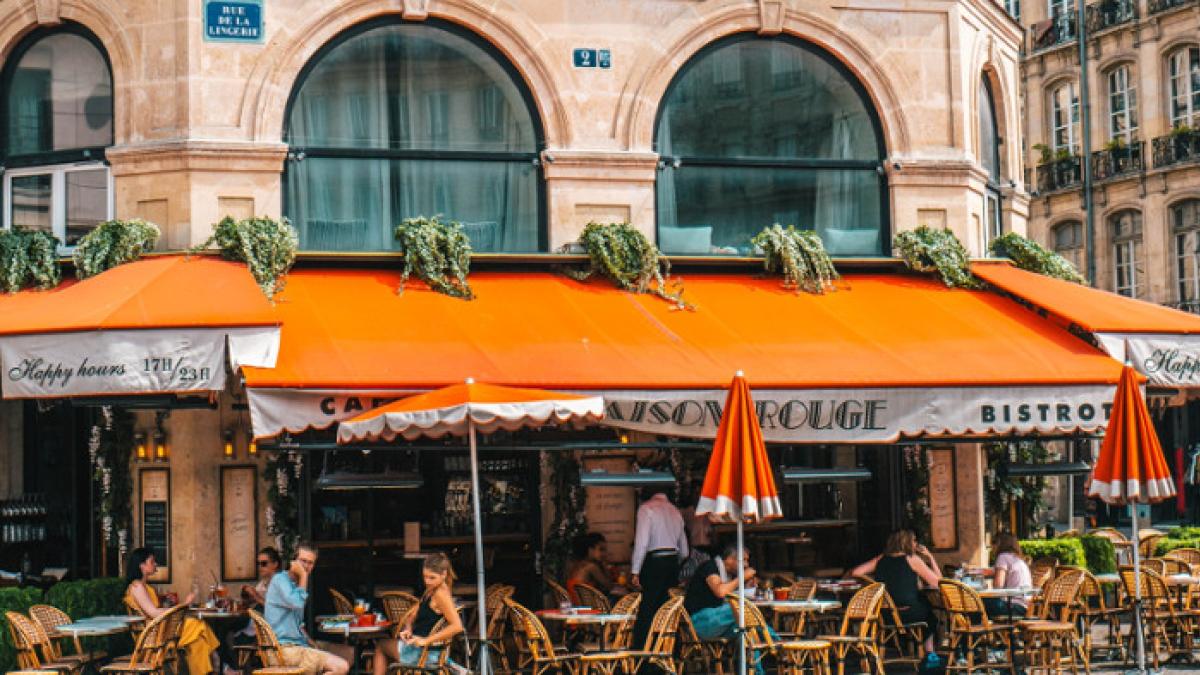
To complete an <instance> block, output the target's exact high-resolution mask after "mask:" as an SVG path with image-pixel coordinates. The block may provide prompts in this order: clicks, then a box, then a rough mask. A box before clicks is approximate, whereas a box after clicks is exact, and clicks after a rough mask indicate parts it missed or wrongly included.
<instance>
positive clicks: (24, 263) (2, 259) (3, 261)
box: [0, 226, 62, 293]
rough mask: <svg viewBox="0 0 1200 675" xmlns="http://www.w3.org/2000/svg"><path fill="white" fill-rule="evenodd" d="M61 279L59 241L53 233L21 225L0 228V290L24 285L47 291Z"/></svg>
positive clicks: (18, 287) (12, 289)
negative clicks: (7, 228) (5, 228)
mask: <svg viewBox="0 0 1200 675" xmlns="http://www.w3.org/2000/svg"><path fill="white" fill-rule="evenodd" d="M61 281H62V271H61V270H60V269H59V267H58V240H57V239H55V238H54V236H53V235H51V234H50V233H48V232H43V231H41V230H27V229H25V228H23V227H20V226H17V227H13V228H12V229H9V230H0V289H2V290H3V291H4V292H5V293H16V292H17V291H19V290H21V289H22V288H25V287H26V286H35V287H37V288H40V289H42V290H46V289H49V288H54V287H55V286H57V285H58V284H59V282H61Z"/></svg>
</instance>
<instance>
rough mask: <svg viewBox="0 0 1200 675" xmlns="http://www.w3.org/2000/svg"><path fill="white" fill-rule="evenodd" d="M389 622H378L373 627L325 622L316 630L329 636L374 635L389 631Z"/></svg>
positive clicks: (318, 625) (342, 622)
mask: <svg viewBox="0 0 1200 675" xmlns="http://www.w3.org/2000/svg"><path fill="white" fill-rule="evenodd" d="M391 628H392V623H391V622H390V621H380V622H377V623H376V624H375V625H373V626H355V625H352V624H351V622H349V621H325V622H321V623H318V624H317V630H318V631H320V632H322V633H327V634H329V635H376V634H378V633H383V632H385V631H388V630H391Z"/></svg>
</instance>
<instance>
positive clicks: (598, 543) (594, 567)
mask: <svg viewBox="0 0 1200 675" xmlns="http://www.w3.org/2000/svg"><path fill="white" fill-rule="evenodd" d="M572 552H573V553H574V558H575V559H574V560H572V561H571V564H570V565H569V566H568V567H567V584H566V586H567V592H568V593H570V594H571V602H573V603H575V604H576V605H578V604H580V602H579V596H578V595H576V594H575V586H576V585H578V584H581V583H583V584H588V585H590V586H595V587H596V588H598V589H600V590H601V591H602V592H604V593H608V592H609V591H611V590H612V587H613V582H612V579H610V578H609V577H608V572H607V571H605V569H604V565H605V563H607V562H608V544H607V543H606V542H605V541H604V535H602V534H600V533H599V532H588V533H587V534H581V535H579V536H578V537H576V538H575V542H574V544H573V551H572Z"/></svg>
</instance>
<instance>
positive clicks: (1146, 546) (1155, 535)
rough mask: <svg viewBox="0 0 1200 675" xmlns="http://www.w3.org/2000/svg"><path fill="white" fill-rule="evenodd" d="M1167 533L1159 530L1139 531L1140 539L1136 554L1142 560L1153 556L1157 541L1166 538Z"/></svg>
mask: <svg viewBox="0 0 1200 675" xmlns="http://www.w3.org/2000/svg"><path fill="white" fill-rule="evenodd" d="M1166 536H1167V535H1165V534H1163V533H1161V532H1149V533H1146V532H1143V533H1141V541H1140V542H1139V543H1138V555H1139V556H1141V557H1142V560H1146V559H1148V558H1153V557H1154V552H1155V551H1156V550H1157V549H1158V542H1160V541H1162V540H1163V539H1165V538H1166Z"/></svg>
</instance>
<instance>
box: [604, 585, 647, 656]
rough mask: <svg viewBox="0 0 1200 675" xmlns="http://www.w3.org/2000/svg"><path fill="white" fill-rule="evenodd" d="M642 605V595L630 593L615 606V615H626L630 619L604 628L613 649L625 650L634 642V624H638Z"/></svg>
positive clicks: (613, 609) (606, 637)
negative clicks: (638, 614)
mask: <svg viewBox="0 0 1200 675" xmlns="http://www.w3.org/2000/svg"><path fill="white" fill-rule="evenodd" d="M641 604H642V594H641V593H629V594H628V595H624V596H622V597H621V599H620V600H617V604H615V605H613V608H612V613H613V614H625V615H627V616H628V617H629V618H628V619H626V620H624V621H619V622H617V623H610V624H608V625H606V626H605V627H604V631H605V634H604V637H605V640H606V641H607V643H608V645H609V647H610V648H611V649H625V648H627V647H629V643H631V642H633V624H635V623H637V613H638V607H639V606H641Z"/></svg>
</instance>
